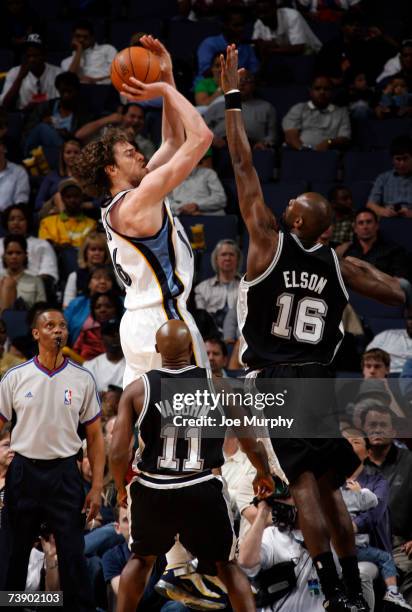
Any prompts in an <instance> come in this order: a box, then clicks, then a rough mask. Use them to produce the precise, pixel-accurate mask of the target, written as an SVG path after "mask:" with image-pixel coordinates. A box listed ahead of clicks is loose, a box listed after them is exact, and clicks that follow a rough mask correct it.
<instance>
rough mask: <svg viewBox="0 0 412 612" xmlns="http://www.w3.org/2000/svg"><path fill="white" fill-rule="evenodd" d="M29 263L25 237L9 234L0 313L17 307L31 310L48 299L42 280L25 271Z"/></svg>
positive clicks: (5, 246)
mask: <svg viewBox="0 0 412 612" xmlns="http://www.w3.org/2000/svg"><path fill="white" fill-rule="evenodd" d="M27 263H28V257H27V241H26V239H25V238H24V237H23V236H21V235H20V236H19V235H14V234H9V235H8V236H6V238H5V239H4V254H3V268H4V273H3V275H2V276H1V278H0V312H2V311H3V310H5V309H6V308H14V307H15V306H17V304H16V300H18V301H19V304H20V305H21V306H23V308H30V307H31V306H32V305H33V304H34V303H35V302H41V301H44V300H45V299H46V293H45V291H44V285H43V281H42V279H41V278H39V277H38V276H32V275H31V274H29V273H28V272H26V271H25V268H26V266H27Z"/></svg>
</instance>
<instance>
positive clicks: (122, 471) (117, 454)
mask: <svg viewBox="0 0 412 612" xmlns="http://www.w3.org/2000/svg"><path fill="white" fill-rule="evenodd" d="M144 396H145V386H144V383H143V379H141V378H140V379H138V380H136V381H135V382H133V383H131V384H130V385H128V386H127V387H126V389H125V390H124V391H123V393H122V396H121V398H120V402H119V409H118V412H117V417H116V422H115V425H114V429H113V436H112V441H111V444H110V450H109V463H110V470H111V472H112V475H113V478H114V481H115V483H116V488H117V499H118V502H119V503H125V499H126V489H125V478H126V474H127V470H128V467H129V460H130V457H129V449H130V442H131V439H132V436H133V423H134V421H135V418H136V414H139V413H140V410H141V409H142V406H143V401H144Z"/></svg>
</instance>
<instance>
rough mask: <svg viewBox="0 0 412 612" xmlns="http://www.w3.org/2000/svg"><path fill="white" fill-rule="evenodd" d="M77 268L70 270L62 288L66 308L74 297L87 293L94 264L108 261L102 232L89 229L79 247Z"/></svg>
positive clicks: (108, 257) (108, 254)
mask: <svg viewBox="0 0 412 612" xmlns="http://www.w3.org/2000/svg"><path fill="white" fill-rule="evenodd" d="M78 262H79V269H78V270H75V271H74V272H71V273H70V274H69V276H68V278H67V282H66V286H65V288H64V297H63V308H67V306H68V305H69V304H70V302H71V301H72V300H74V298H75V297H77V296H79V295H82V294H84V293H87V283H88V280H89V275H90V272H91V271H92V270H93V268H94V267H95V266H101V265H106V264H109V263H110V253H109V249H108V248H107V241H106V236H105V234H103V233H102V232H98V231H91V232H89V233H88V234H87V236H86V238H85V240H84V242H83V244H82V246H81V247H80V249H79V259H78Z"/></svg>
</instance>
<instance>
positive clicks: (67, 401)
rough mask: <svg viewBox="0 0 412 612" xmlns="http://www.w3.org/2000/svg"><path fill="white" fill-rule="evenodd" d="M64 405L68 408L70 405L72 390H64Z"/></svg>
mask: <svg viewBox="0 0 412 612" xmlns="http://www.w3.org/2000/svg"><path fill="white" fill-rule="evenodd" d="M64 403H65V404H66V406H70V404H71V403H72V390H71V389H65V391H64Z"/></svg>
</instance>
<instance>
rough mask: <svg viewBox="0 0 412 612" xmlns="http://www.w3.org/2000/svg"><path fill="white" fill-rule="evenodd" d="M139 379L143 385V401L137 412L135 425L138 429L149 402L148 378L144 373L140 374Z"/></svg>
mask: <svg viewBox="0 0 412 612" xmlns="http://www.w3.org/2000/svg"><path fill="white" fill-rule="evenodd" d="M141 379H142V381H143V385H144V401H143V408H142V411H141V413H140V414H139V416H138V419H137V421H136V425H137V427H138V428H139V429H140V425H141V422H142V421H143V419H144V417H145V415H146V412H147V409H148V407H149V403H150V385H149V380H148V378H147V376H146V374H142V376H141Z"/></svg>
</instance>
